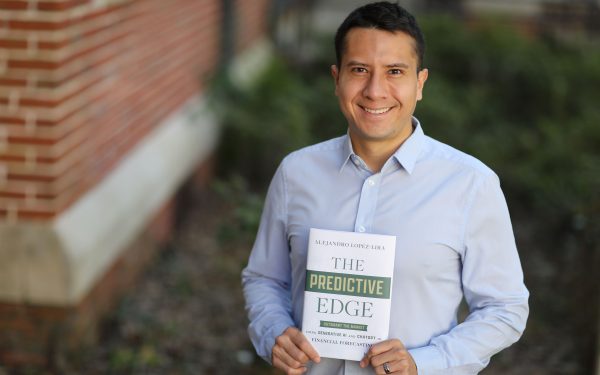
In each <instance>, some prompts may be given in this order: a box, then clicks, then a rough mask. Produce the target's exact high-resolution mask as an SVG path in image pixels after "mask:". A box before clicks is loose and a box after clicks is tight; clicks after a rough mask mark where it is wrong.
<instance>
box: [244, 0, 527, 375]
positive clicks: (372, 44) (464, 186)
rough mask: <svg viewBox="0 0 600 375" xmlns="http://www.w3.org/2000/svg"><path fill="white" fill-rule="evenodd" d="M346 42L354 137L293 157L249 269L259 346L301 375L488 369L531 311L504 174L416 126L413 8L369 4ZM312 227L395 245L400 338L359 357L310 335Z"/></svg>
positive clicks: (344, 66)
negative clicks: (305, 328) (462, 312)
mask: <svg viewBox="0 0 600 375" xmlns="http://www.w3.org/2000/svg"><path fill="white" fill-rule="evenodd" d="M335 47H336V55H337V62H336V65H334V66H332V67H331V72H332V75H333V79H334V82H335V93H336V95H337V97H338V99H339V105H340V109H341V111H342V113H343V114H344V116H345V118H346V120H347V122H348V130H347V134H346V135H345V136H342V137H339V138H335V139H332V140H329V141H326V142H323V143H320V144H317V145H313V146H310V147H307V148H304V149H302V150H299V151H296V152H294V153H292V154H290V155H288V156H287V157H286V158H285V159H284V160H283V161H282V163H281V165H280V166H279V168H278V170H277V172H276V173H275V176H274V177H273V180H272V182H271V186H270V188H269V192H268V194H267V199H266V202H265V207H264V211H263V215H262V218H261V225H260V228H259V231H258V234H257V237H256V241H255V244H254V247H253V249H252V253H251V255H250V259H249V262H248V266H247V267H246V269H244V271H243V273H242V279H243V286H244V293H245V297H246V302H247V306H246V308H247V311H248V316H249V319H250V326H249V333H250V337H251V339H252V342H253V344H254V345H255V347H256V350H257V352H258V354H259V355H261V356H262V357H263V358H264V359H265V360H267V361H269V362H271V363H272V364H273V365H274V366H275V367H277V368H279V369H282V370H283V371H285V372H286V373H288V374H301V373H304V372H309V373H311V374H373V373H376V374H392V373H393V374H410V375H414V374H417V373H418V374H421V375H423V374H476V373H478V372H479V371H481V370H482V369H483V368H484V367H485V366H486V365H487V364H488V363H489V360H490V358H491V356H492V355H494V354H496V353H497V352H499V351H500V350H502V349H503V348H505V347H507V346H509V345H511V344H512V343H514V342H515V341H516V340H518V339H519V337H520V336H521V334H522V332H523V330H524V328H525V322H526V320H527V316H528V312H529V309H528V304H527V299H528V296H529V293H528V291H527V289H526V287H525V285H524V284H523V273H522V270H521V265H520V262H519V257H518V254H517V249H516V246H515V241H514V236H513V232H512V227H511V223H510V218H509V214H508V209H507V207H506V202H505V199H504V196H503V194H502V191H501V189H500V184H499V181H498V177H497V176H496V175H495V174H494V172H493V171H491V170H490V169H489V168H488V167H486V166H485V165H484V164H482V163H481V162H479V161H478V160H476V159H475V158H473V157H471V156H469V155H466V154H464V153H462V152H460V151H458V150H455V149H453V148H451V147H449V146H447V145H444V144H442V143H440V142H438V141H436V140H434V139H432V138H430V137H428V136H426V135H425V134H424V132H423V129H422V127H421V124H420V123H419V121H418V120H417V119H416V118H415V117H413V113H414V110H415V107H416V104H417V102H418V101H419V100H421V99H422V97H423V89H424V86H425V82H426V81H427V77H428V71H427V69H424V68H423V67H422V64H423V54H424V49H425V46H424V39H423V36H422V34H421V31H420V29H419V27H418V25H417V23H416V21H415V19H414V17H413V16H412V15H410V14H409V13H408V12H407V11H406V10H404V9H403V8H401V7H400V6H398V5H396V4H392V3H389V2H380V3H373V4H369V5H365V6H363V7H361V8H358V9H356V10H355V11H353V12H352V13H351V14H350V15H349V16H348V17H347V18H346V20H345V21H344V22H343V23H342V25H341V26H340V27H339V29H338V32H337V34H336V38H335ZM310 228H320V229H332V230H340V231H355V232H364V233H376V234H386V235H394V236H396V255H395V264H394V279H393V289H392V308H391V319H390V331H389V339H388V340H385V341H383V342H380V343H376V344H375V345H373V346H372V347H371V348H370V350H369V351H368V352H367V353H366V354H365V357H364V358H363V360H362V361H360V362H355V361H343V360H337V359H330V358H321V357H320V356H319V353H317V352H316V350H315V349H314V348H313V347H312V345H311V344H310V343H309V342H308V340H307V339H306V338H305V337H304V335H303V334H302V333H301V331H300V330H299V326H300V324H301V322H302V307H303V295H304V284H305V274H306V254H307V243H308V232H309V229H310ZM463 298H464V299H465V301H466V302H467V304H468V306H469V315H468V317H467V318H466V319H465V321H463V322H460V323H459V322H458V321H457V310H458V306H459V304H460V302H461V300H462V299H463Z"/></svg>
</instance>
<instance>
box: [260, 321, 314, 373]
mask: <svg viewBox="0 0 600 375" xmlns="http://www.w3.org/2000/svg"><path fill="white" fill-rule="evenodd" d="M309 360H312V361H314V362H319V361H320V360H321V358H320V357H319V354H318V353H317V351H316V350H315V348H313V347H312V345H311V344H310V343H309V342H308V340H307V339H306V337H305V336H304V335H303V334H302V332H301V331H299V330H298V329H297V328H294V327H289V328H288V329H286V330H285V331H284V332H283V333H282V334H281V335H280V336H278V337H277V338H276V339H275V345H274V346H273V350H272V361H273V366H275V367H277V368H279V369H281V370H283V371H285V372H286V373H287V374H302V373H304V372H305V371H306V367H305V366H306V364H307V363H308V361H309Z"/></svg>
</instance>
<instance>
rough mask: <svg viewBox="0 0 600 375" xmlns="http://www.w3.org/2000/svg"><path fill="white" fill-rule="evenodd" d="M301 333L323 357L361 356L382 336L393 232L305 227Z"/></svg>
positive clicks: (387, 308)
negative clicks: (304, 268)
mask: <svg viewBox="0 0 600 375" xmlns="http://www.w3.org/2000/svg"><path fill="white" fill-rule="evenodd" d="M308 241H309V242H308V255H307V264H306V283H305V288H304V307H303V318H302V332H303V333H304V335H305V336H306V338H307V339H308V340H309V342H310V343H311V344H312V345H313V346H314V347H315V349H316V350H317V352H318V353H319V355H320V356H322V357H328V358H338V359H346V360H353V361H360V360H361V359H362V358H363V356H364V354H365V353H366V352H367V351H368V350H369V348H370V347H371V345H373V344H375V343H377V342H380V341H383V340H386V339H387V338H388V333H389V325H390V308H391V296H392V278H393V274H394V257H395V253H396V237H395V236H388V235H380V234H370V233H355V232H341V231H332V230H323V229H315V228H311V229H310V234H309V239H308Z"/></svg>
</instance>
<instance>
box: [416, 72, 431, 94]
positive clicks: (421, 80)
mask: <svg viewBox="0 0 600 375" xmlns="http://www.w3.org/2000/svg"><path fill="white" fill-rule="evenodd" d="M428 76H429V70H427V69H421V71H420V72H419V73H417V100H421V99H423V87H425V81H427V77H428Z"/></svg>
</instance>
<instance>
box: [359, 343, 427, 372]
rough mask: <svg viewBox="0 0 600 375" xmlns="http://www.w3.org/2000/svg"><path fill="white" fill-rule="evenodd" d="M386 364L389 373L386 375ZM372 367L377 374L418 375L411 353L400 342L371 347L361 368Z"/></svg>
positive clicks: (362, 361)
mask: <svg viewBox="0 0 600 375" xmlns="http://www.w3.org/2000/svg"><path fill="white" fill-rule="evenodd" d="M384 363H387V367H388V370H389V372H387V373H386V371H385V369H384V366H383V365H384ZM368 365H371V366H372V367H373V369H374V370H375V373H376V374H416V373H417V368H416V365H415V362H414V360H413V358H412V356H411V355H410V353H409V352H408V351H407V350H406V348H405V347H404V344H402V342H401V341H400V340H397V339H392V340H386V341H382V342H380V343H378V344H375V345H373V346H371V348H370V349H369V351H368V352H367V353H366V354H365V357H364V358H363V359H362V360H361V361H360V366H361V367H363V368H364V367H367V366H368Z"/></svg>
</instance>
